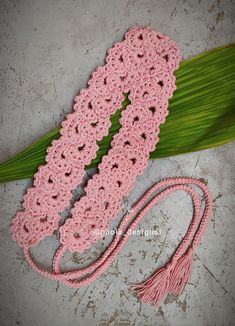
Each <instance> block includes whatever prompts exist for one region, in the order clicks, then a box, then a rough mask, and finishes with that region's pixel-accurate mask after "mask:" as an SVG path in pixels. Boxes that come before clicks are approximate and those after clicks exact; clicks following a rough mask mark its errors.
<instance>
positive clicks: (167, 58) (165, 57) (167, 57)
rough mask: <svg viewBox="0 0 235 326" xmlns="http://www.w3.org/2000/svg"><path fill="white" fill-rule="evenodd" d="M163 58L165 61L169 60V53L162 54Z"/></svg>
mask: <svg viewBox="0 0 235 326" xmlns="http://www.w3.org/2000/svg"><path fill="white" fill-rule="evenodd" d="M163 59H165V60H166V62H168V61H169V55H168V54H166V55H164V57H163Z"/></svg>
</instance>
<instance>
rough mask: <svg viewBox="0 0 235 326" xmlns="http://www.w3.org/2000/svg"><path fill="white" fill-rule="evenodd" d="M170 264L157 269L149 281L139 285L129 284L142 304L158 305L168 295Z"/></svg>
mask: <svg viewBox="0 0 235 326" xmlns="http://www.w3.org/2000/svg"><path fill="white" fill-rule="evenodd" d="M170 270H171V268H170V264H167V265H166V266H165V267H162V268H160V269H158V270H157V271H156V272H155V273H154V274H153V275H152V276H151V277H150V278H149V279H147V280H146V281H144V282H143V283H140V284H131V288H132V289H133V290H134V291H135V292H136V293H137V296H138V298H139V299H140V300H141V301H142V302H147V303H151V304H155V305H157V306H158V305H159V303H160V301H161V300H162V299H163V298H164V297H165V296H166V295H167V294H168V292H169V291H168V289H169V283H170Z"/></svg>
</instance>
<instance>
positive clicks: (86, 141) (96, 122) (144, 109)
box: [11, 27, 211, 304]
mask: <svg viewBox="0 0 235 326" xmlns="http://www.w3.org/2000/svg"><path fill="white" fill-rule="evenodd" d="M179 62H180V55H179V49H178V47H177V45H176V44H175V42H174V41H172V40H170V39H169V38H168V37H167V36H165V35H162V34H160V33H158V32H156V31H153V30H151V29H150V28H142V27H133V28H131V29H130V30H129V31H128V32H127V33H126V35H125V39H124V40H123V41H122V42H118V43H116V44H115V45H114V46H113V47H112V48H111V49H110V50H109V51H108V55H107V57H106V63H105V65H104V66H102V67H99V68H98V69H97V70H96V71H95V72H94V73H93V74H92V76H91V78H90V80H89V81H88V87H87V89H82V90H81V91H80V93H79V95H77V96H76V97H75V99H74V106H73V109H74V111H73V113H70V114H68V115H67V117H66V119H65V120H64V121H63V122H62V126H61V129H60V134H61V136H60V138H59V139H58V140H54V141H53V142H52V145H51V146H50V147H49V148H48V150H47V155H46V164H45V165H44V166H40V167H39V169H38V172H37V173H36V174H35V176H34V183H33V186H32V187H31V188H29V189H28V190H27V193H26V194H25V195H24V200H23V208H24V210H23V211H19V212H17V213H16V215H15V217H14V218H13V220H12V224H11V232H12V238H13V239H14V240H15V241H17V242H18V244H19V245H20V246H21V247H22V248H23V251H24V254H25V257H26V259H27V261H28V262H29V264H30V265H31V266H32V268H33V269H35V270H36V271H37V272H39V273H41V274H42V275H44V276H46V277H48V278H50V279H54V280H60V281H61V282H63V283H64V284H66V285H68V286H70V287H80V286H82V285H85V284H88V283H90V282H91V281H93V280H94V279H95V278H97V277H98V275H100V274H101V273H102V272H103V271H104V270H105V269H106V268H107V267H108V266H109V265H110V263H111V262H112V261H113V259H114V258H115V257H116V255H117V254H118V252H119V250H120V249H121V248H122V247H123V245H124V244H125V242H126V241H127V239H128V236H126V237H122V236H120V235H116V236H115V237H114V240H113V242H112V243H111V244H110V246H109V247H108V249H107V250H106V251H105V252H104V253H103V254H102V256H101V257H100V258H99V259H98V260H97V261H95V262H94V263H92V264H91V265H90V266H88V267H86V268H82V269H80V270H75V271H70V272H63V271H61V270H60V260H61V258H62V257H63V255H64V253H65V251H66V250H69V251H70V252H76V251H79V252H82V251H84V250H85V249H87V248H89V247H90V246H91V245H92V244H93V243H94V242H96V241H97V240H98V239H99V238H100V237H101V235H99V234H97V233H94V232H93V231H94V229H102V230H106V229H108V227H109V222H110V220H111V219H114V218H115V216H116V214H117V213H118V211H119V210H120V207H121V206H122V201H123V197H124V196H126V195H128V193H129V192H130V190H131V188H132V187H133V183H134V181H135V178H136V176H137V175H140V174H142V173H143V171H144V169H145V168H146V166H147V161H148V157H149V153H150V152H151V151H153V150H154V149H155V147H156V143H157V142H158V140H159V139H158V134H159V127H160V125H161V124H162V123H164V121H165V118H166V116H167V114H168V111H167V106H168V99H169V98H170V97H172V94H173V91H174V90H175V77H174V75H173V73H174V70H175V69H177V68H178V66H179ZM124 92H128V93H129V99H130V101H131V104H130V105H128V107H127V108H126V109H125V110H123V111H122V113H121V118H120V123H121V128H120V131H119V132H118V133H117V134H115V135H114V137H113V139H112V142H111V149H110V150H109V152H108V154H107V155H105V156H103V158H102V162H101V163H100V164H99V166H98V169H99V173H98V174H96V175H94V176H93V177H92V179H90V180H89V181H88V184H87V186H86V187H85V189H84V190H85V194H86V195H85V196H83V197H82V198H81V199H80V200H79V201H77V202H76V203H75V204H74V206H73V208H72V210H71V217H70V218H67V220H66V221H65V223H64V224H63V225H62V226H59V222H60V215H59V213H60V212H62V211H63V210H64V209H65V208H66V207H67V206H68V205H69V202H70V200H71V197H72V194H71V192H72V190H74V189H75V188H76V187H77V185H78V184H80V183H81V181H82V178H83V175H84V170H85V166H86V165H88V164H89V163H90V162H91V160H92V159H94V158H95V156H96V151H97V149H98V145H97V141H99V140H101V139H102V138H103V137H104V136H105V135H107V134H108V130H109V127H110V126H111V122H110V116H111V115H112V114H113V113H114V112H115V111H116V110H117V108H118V107H120V106H121V102H122V100H123V95H122V94H123V93H124ZM189 183H193V184H195V185H196V186H199V187H200V188H201V189H202V190H203V192H204V197H205V201H206V207H205V210H204V214H203V216H202V218H201V220H200V221H199V208H200V201H199V199H198V197H197V194H196V192H195V191H194V189H193V188H192V187H191V186H189V185H188V184H189ZM162 187H163V188H164V187H166V189H163V190H161V191H160V192H159V193H158V194H157V195H156V196H155V197H154V198H153V199H152V200H151V201H150V202H149V203H147V201H148V197H149V195H151V193H152V192H153V191H155V190H159V189H160V188H162ZM175 190H184V191H186V192H187V193H189V194H190V196H191V197H192V200H193V204H194V217H193V220H192V223H191V225H190V227H189V229H188V232H187V234H186V236H185V238H184V240H183V241H182V243H181V245H180V246H179V248H178V249H177V251H176V252H175V254H174V255H173V257H172V260H171V264H168V265H167V266H166V267H164V268H163V269H161V270H159V271H157V272H156V273H155V274H154V275H153V277H151V278H150V279H149V280H147V281H145V282H144V283H143V284H141V285H133V286H132V287H133V288H134V289H135V290H136V291H137V292H138V295H139V296H140V297H141V298H142V300H144V301H147V302H152V303H154V304H157V303H159V302H160V300H161V299H162V298H163V297H164V295H166V294H167V293H168V292H169V291H172V292H173V293H180V292H181V290H182V289H183V287H184V285H185V283H186V282H187V280H188V277H189V274H190V270H191V263H190V262H191V258H192V256H191V255H189V254H187V252H190V253H191V250H193V249H194V248H195V246H197V245H198V244H199V242H200V240H201V236H202V234H203V232H204V229H205V225H206V222H207V219H208V217H209V213H210V210H211V199H210V195H209V193H208V190H207V188H206V187H205V185H204V184H202V183H201V182H200V181H198V180H195V179H190V178H173V179H167V180H164V181H161V182H159V183H157V184H156V185H154V186H153V187H152V188H150V189H149V190H148V191H147V193H146V194H144V195H143V196H142V197H141V198H140V199H139V201H138V202H137V203H136V204H135V205H134V206H133V207H132V210H131V212H128V213H127V214H126V215H125V216H124V217H123V219H122V221H121V222H120V224H119V232H121V231H126V229H127V228H129V227H131V228H135V227H136V226H137V224H138V222H139V221H140V219H141V218H143V216H144V214H145V213H146V211H147V210H148V209H150V208H151V207H152V206H153V205H154V204H155V203H156V202H157V201H158V200H160V199H161V198H163V197H165V196H166V195H168V194H169V193H170V192H172V191H175ZM143 205H144V207H142V208H143V209H142V210H141V212H139V213H138V214H137V216H136V217H134V220H133V221H132V222H131V220H132V219H133V216H134V215H135V213H136V212H137V209H139V208H141V206H143ZM130 222H131V224H130V225H129V226H128V224H129V223H130ZM55 229H59V233H60V242H61V246H60V248H59V249H58V250H57V252H56V254H55V256H54V260H53V271H52V272H48V271H46V270H43V269H42V268H40V267H39V266H37V264H36V263H35V262H34V261H33V259H32V257H31V256H30V253H29V249H30V247H32V246H36V245H37V244H38V243H39V242H40V241H41V240H42V239H44V238H45V237H46V236H48V235H51V234H52V233H53V231H54V230H55ZM188 248H191V249H189V250H188ZM187 250H188V251H187ZM87 274H89V275H87ZM79 277H83V278H82V279H78V278H79Z"/></svg>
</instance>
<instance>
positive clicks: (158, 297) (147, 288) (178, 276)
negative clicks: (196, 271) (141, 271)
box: [131, 248, 193, 306]
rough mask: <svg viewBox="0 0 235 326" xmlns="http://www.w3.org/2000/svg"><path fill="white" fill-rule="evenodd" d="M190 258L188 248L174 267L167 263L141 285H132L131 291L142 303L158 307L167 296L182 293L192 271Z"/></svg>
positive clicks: (191, 253) (190, 254) (190, 250)
mask: <svg viewBox="0 0 235 326" xmlns="http://www.w3.org/2000/svg"><path fill="white" fill-rule="evenodd" d="M192 257H193V250H192V248H190V249H189V250H188V251H187V252H186V253H185V254H184V255H183V256H181V257H180V258H179V259H178V261H177V262H176V264H174V266H173V265H172V263H168V264H167V265H166V266H165V267H162V268H160V269H158V270H157V271H156V272H155V273H154V274H153V275H152V276H151V277H150V278H149V279H147V280H146V281H144V282H143V283H137V284H135V283H132V284H131V289H132V290H134V292H136V294H137V297H138V298H139V299H140V300H141V301H142V302H147V303H151V304H154V305H156V306H159V304H160V302H161V301H162V299H164V298H165V297H166V296H167V295H168V294H170V293H172V294H174V295H179V294H181V293H182V291H183V290H184V287H185V285H186V283H187V282H188V280H189V277H190V274H191V271H192Z"/></svg>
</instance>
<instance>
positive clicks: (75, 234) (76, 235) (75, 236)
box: [73, 232, 81, 239]
mask: <svg viewBox="0 0 235 326" xmlns="http://www.w3.org/2000/svg"><path fill="white" fill-rule="evenodd" d="M73 236H74V238H75V239H79V238H81V236H80V234H79V233H78V232H75V233H74V234H73Z"/></svg>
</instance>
